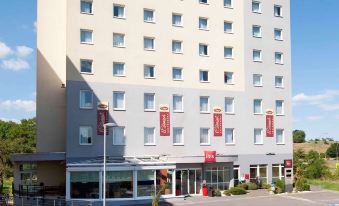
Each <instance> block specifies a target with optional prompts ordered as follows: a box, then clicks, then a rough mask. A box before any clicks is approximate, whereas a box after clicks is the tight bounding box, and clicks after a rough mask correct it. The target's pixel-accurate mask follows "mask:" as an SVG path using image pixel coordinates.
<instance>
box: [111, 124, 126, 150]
mask: <svg viewBox="0 0 339 206" xmlns="http://www.w3.org/2000/svg"><path fill="white" fill-rule="evenodd" d="M116 128H123V130H124V132H123V138H124V140H123V142H124V143H123V144H116V143H115V136H114V130H115V129H116ZM112 145H113V146H126V127H124V126H118V127H113V132H112Z"/></svg>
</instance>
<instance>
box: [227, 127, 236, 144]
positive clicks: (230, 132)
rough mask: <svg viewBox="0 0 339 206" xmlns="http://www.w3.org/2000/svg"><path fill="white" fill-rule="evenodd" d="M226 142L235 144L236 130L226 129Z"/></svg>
mask: <svg viewBox="0 0 339 206" xmlns="http://www.w3.org/2000/svg"><path fill="white" fill-rule="evenodd" d="M225 142H226V144H234V143H235V141H234V129H230V128H226V129H225Z"/></svg>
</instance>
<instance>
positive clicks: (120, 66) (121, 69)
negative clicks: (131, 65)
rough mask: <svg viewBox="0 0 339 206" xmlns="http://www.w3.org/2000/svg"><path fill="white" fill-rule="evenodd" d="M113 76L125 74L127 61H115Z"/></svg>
mask: <svg viewBox="0 0 339 206" xmlns="http://www.w3.org/2000/svg"><path fill="white" fill-rule="evenodd" d="M113 76H116V77H122V76H125V63H121V62H113Z"/></svg>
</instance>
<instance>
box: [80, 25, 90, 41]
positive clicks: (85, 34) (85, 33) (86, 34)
mask: <svg viewBox="0 0 339 206" xmlns="http://www.w3.org/2000/svg"><path fill="white" fill-rule="evenodd" d="M80 42H81V43H82V44H93V31H91V30H82V29H81V30H80Z"/></svg>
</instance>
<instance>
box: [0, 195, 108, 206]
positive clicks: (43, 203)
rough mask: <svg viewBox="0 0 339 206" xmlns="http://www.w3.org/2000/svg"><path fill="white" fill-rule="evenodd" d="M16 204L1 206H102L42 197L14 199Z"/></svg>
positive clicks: (93, 203) (94, 202)
mask: <svg viewBox="0 0 339 206" xmlns="http://www.w3.org/2000/svg"><path fill="white" fill-rule="evenodd" d="M13 200H14V203H12V204H11V203H9V204H1V202H0V206H3V205H4V206H102V202H101V201H94V200H65V199H64V197H61V198H42V197H14V198H13Z"/></svg>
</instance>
